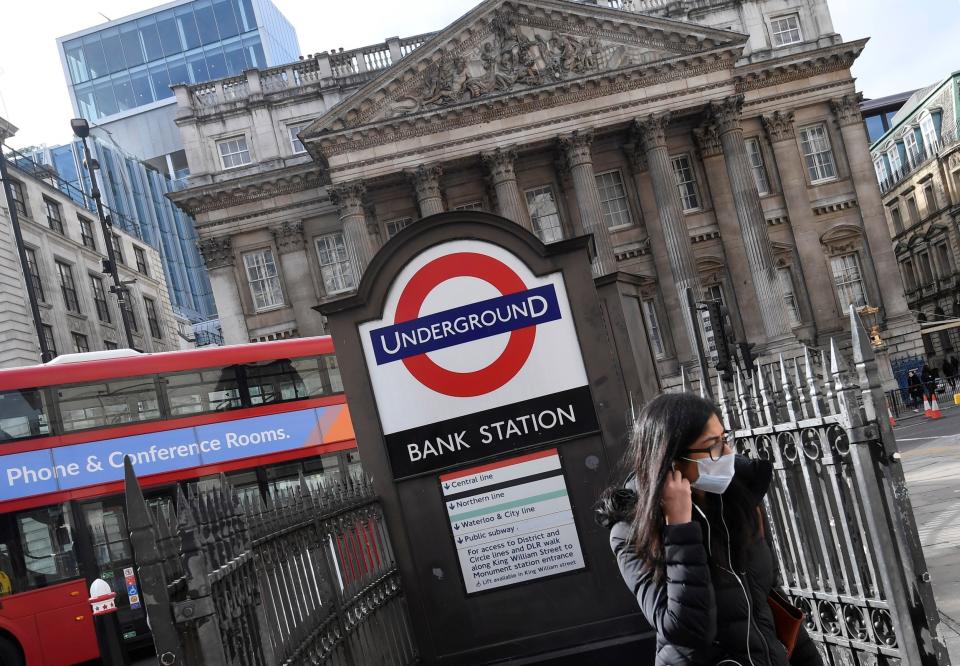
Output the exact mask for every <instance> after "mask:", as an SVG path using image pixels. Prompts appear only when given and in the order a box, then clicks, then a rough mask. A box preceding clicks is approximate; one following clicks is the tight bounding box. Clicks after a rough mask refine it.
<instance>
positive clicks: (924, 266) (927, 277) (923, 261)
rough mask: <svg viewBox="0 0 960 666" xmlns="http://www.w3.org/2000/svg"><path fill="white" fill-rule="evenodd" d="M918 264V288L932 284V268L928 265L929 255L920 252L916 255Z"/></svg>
mask: <svg viewBox="0 0 960 666" xmlns="http://www.w3.org/2000/svg"><path fill="white" fill-rule="evenodd" d="M917 263H919V264H920V286H922V287H925V286H927V285H928V284H932V283H933V266H932V265H931V264H930V253H929V252H921V253H920V254H918V255H917Z"/></svg>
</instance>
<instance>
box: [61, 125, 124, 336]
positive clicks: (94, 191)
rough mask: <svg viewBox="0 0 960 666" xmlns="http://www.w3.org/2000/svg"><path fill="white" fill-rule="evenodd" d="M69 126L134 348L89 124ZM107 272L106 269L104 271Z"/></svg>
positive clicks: (122, 315)
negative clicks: (89, 140)
mask: <svg viewBox="0 0 960 666" xmlns="http://www.w3.org/2000/svg"><path fill="white" fill-rule="evenodd" d="M70 128H71V129H72V130H73V133H74V134H75V135H76V137H77V138H78V139H80V141H81V142H82V143H83V160H84V163H85V164H86V165H87V172H88V174H89V175H90V196H91V197H92V198H93V201H94V203H95V204H96V205H97V217H99V218H100V229H101V230H102V231H103V243H104V245H105V246H106V248H107V262H106V263H107V266H104V268H109V273H110V276H111V277H112V278H113V284H112V285H111V286H110V291H111V292H113V293H114V294H116V295H117V304H118V305H119V306H120V320H121V321H122V322H123V332H124V334H125V336H126V338H127V347H129V348H130V349H136V347H135V346H134V344H133V334H132V333H131V332H130V312H129V310H128V309H127V291H128V289H127V286H126V285H125V284H123V282H121V281H120V273H119V272H118V270H117V258H116V253H115V252H114V251H113V232H112V231H111V228H112V226H113V224H112V223H111V222H110V220H109V219H107V216H106V215H105V214H104V212H103V202H102V201H101V194H100V187H99V186H98V185H97V176H96V169H97V166H96V162H95V160H94V159H93V158H92V157H91V156H90V147H89V146H88V145H87V137H88V136H90V125H89V124H88V123H87V120H86V118H74V119H73V120H71V121H70ZM104 272H108V271H104Z"/></svg>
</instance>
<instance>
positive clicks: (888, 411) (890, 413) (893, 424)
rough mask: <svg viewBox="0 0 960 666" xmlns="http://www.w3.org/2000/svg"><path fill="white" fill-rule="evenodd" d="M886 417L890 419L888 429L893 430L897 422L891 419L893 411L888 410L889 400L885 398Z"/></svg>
mask: <svg viewBox="0 0 960 666" xmlns="http://www.w3.org/2000/svg"><path fill="white" fill-rule="evenodd" d="M886 400H887V416H888V418H889V419H890V427H891V428H893V427H895V426H896V425H897V420H896V419H895V418H893V410H892V409H890V398H889V396H888V397H887V399H886Z"/></svg>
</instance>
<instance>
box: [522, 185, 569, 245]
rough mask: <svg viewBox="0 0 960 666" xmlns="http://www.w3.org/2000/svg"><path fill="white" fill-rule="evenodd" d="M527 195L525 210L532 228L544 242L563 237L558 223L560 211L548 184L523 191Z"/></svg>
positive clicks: (551, 241) (561, 227)
mask: <svg viewBox="0 0 960 666" xmlns="http://www.w3.org/2000/svg"><path fill="white" fill-rule="evenodd" d="M524 194H525V195H526V197H527V211H529V213H530V221H531V222H532V223H533V230H534V231H535V232H536V233H537V236H538V237H539V238H540V240H541V241H543V242H544V243H553V242H554V241H558V240H560V239H561V238H563V226H562V225H561V224H560V211H559V210H558V209H557V200H556V198H554V196H553V188H551V187H550V186H549V185H544V186H543V187H535V188H533V189H532V190H527V191H526V192H524Z"/></svg>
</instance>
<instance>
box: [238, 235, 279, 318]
mask: <svg viewBox="0 0 960 666" xmlns="http://www.w3.org/2000/svg"><path fill="white" fill-rule="evenodd" d="M243 266H244V268H245V269H246V271H247V283H248V284H249V285H250V296H251V297H252V298H253V307H254V309H255V310H257V311H258V312H259V311H261V310H268V309H270V308H275V307H277V306H279V305H283V290H282V289H281V288H280V275H279V274H278V273H277V263H276V262H275V261H274V259H273V252H272V251H271V250H270V248H264V249H262V250H257V251H255V252H247V253H246V254H244V255H243Z"/></svg>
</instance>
